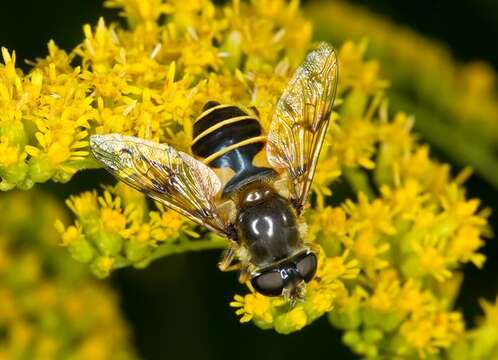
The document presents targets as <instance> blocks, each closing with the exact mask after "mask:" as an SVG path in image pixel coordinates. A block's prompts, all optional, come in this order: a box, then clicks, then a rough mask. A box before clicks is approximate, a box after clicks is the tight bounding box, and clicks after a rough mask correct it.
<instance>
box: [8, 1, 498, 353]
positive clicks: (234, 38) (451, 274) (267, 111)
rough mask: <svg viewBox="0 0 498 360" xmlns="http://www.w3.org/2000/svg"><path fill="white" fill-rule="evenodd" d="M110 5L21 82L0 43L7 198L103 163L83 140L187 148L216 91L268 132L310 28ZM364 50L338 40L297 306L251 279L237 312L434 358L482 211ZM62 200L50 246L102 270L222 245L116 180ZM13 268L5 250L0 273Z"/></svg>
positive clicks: (446, 334) (448, 331) (209, 8)
mask: <svg viewBox="0 0 498 360" xmlns="http://www.w3.org/2000/svg"><path fill="white" fill-rule="evenodd" d="M106 4H107V5H108V6H111V7H116V8H120V9H121V15H122V16H124V17H125V18H126V20H127V22H128V26H127V27H122V26H120V25H117V24H109V23H106V22H105V21H104V20H103V19H100V20H99V21H98V23H97V24H96V26H90V25H85V26H84V28H83V37H84V38H83V40H82V42H81V43H80V44H79V45H78V46H77V47H76V48H75V49H74V50H73V51H71V52H69V53H66V52H64V51H62V50H60V49H59V48H57V46H56V45H55V44H54V43H53V42H51V43H49V55H48V56H47V58H45V59H41V60H38V61H37V62H36V64H35V65H34V67H33V69H32V70H31V71H30V72H29V73H28V74H22V73H21V72H20V71H19V70H17V69H16V68H15V57H14V55H13V53H11V52H9V51H7V50H3V58H4V64H3V65H0V109H2V111H0V130H1V131H0V149H3V151H4V152H5V154H6V156H5V157H4V158H3V159H1V160H0V176H1V178H2V181H1V182H0V186H1V188H2V189H3V190H6V189H11V188H14V187H18V188H22V189H25V188H29V187H31V186H32V185H33V184H34V183H35V182H44V181H47V180H49V179H53V180H56V181H67V180H69V178H70V177H71V176H72V175H73V174H74V173H75V172H76V171H78V170H84V169H90V168H92V167H95V166H96V164H95V162H94V161H93V160H91V159H90V158H89V157H88V154H87V139H88V136H89V134H95V133H110V132H118V133H121V134H127V135H136V136H140V137H143V138H147V139H154V140H156V141H160V142H168V143H170V144H172V145H173V146H175V147H176V148H178V149H180V150H183V151H188V148H189V144H190V141H191V140H192V121H193V119H194V118H195V116H196V115H197V114H198V113H199V112H200V110H201V106H202V105H203V104H204V103H205V102H206V101H208V100H212V99H216V100H218V101H221V102H225V103H240V104H243V105H245V106H255V107H256V108H257V109H258V111H259V114H260V119H261V122H262V125H263V127H264V128H266V129H267V128H268V124H269V122H270V121H271V116H272V112H273V108H274V106H275V104H276V101H277V99H278V97H279V96H280V94H281V92H282V89H283V88H284V87H285V85H286V84H287V81H288V80H289V77H290V75H291V74H292V72H293V70H294V69H295V68H296V66H297V65H298V64H299V63H300V62H301V61H302V58H303V56H304V54H305V53H306V52H307V50H308V48H309V47H310V45H311V33H312V28H311V23H310V22H309V21H307V20H306V19H305V18H304V17H303V16H302V14H301V12H300V9H299V6H298V5H299V3H298V1H294V0H292V1H284V0H276V1H274V0H271V1H270V0H252V1H247V2H245V1H238V0H234V1H232V2H230V3H228V4H226V5H224V6H218V5H214V4H213V3H212V2H211V1H209V0H199V1H191V2H185V1H173V0H171V1H159V0H144V1H138V0H109V1H107V2H106ZM165 15H167V16H166V17H165ZM332 16H335V15H334V13H333V12H332ZM164 17H165V18H166V21H163V20H162V19H163V18H164ZM337 45H338V44H337ZM366 50H367V47H366V43H365V42H361V43H356V42H353V41H347V42H345V43H344V44H343V45H341V46H338V56H339V63H340V69H341V70H340V71H341V77H340V82H339V88H338V97H339V98H338V100H337V102H336V104H337V106H336V108H335V109H334V110H335V111H336V112H335V113H334V114H333V115H332V121H331V125H330V129H329V132H328V133H327V135H326V142H325V145H324V147H323V151H322V153H321V157H320V160H319V163H318V168H317V169H318V170H317V174H316V176H315V179H314V184H313V190H314V192H315V194H316V196H313V200H312V201H311V206H310V208H309V209H307V210H306V213H305V217H306V220H307V223H308V230H307V233H306V237H305V241H306V242H307V243H310V246H312V247H314V248H316V249H317V250H318V251H319V259H318V271H317V274H316V277H315V278H314V279H313V280H312V281H311V282H310V283H309V285H308V287H307V292H306V294H305V298H304V301H303V302H298V303H297V304H295V305H294V306H291V304H289V303H287V302H286V301H284V300H283V299H281V298H268V297H264V296H263V295H261V294H258V293H255V292H254V291H253V289H251V288H250V285H249V289H248V293H247V294H245V295H239V294H238V295H235V297H234V300H233V301H232V302H231V303H230V305H231V306H232V307H234V308H236V310H235V313H236V314H237V315H238V316H240V321H241V322H249V321H252V322H254V324H256V325H257V326H259V327H261V328H263V329H270V328H273V329H275V330H276V331H277V332H280V333H285V334H287V333H291V332H294V331H298V330H300V329H302V328H303V327H305V326H307V325H309V324H311V323H312V322H313V321H314V320H316V319H317V318H318V317H320V316H322V315H324V314H328V318H329V320H330V322H331V324H332V325H334V326H337V327H339V328H341V329H343V330H344V331H345V334H344V342H345V343H346V344H347V345H348V346H349V347H351V349H352V350H353V351H354V352H356V353H358V354H360V355H362V356H365V357H369V358H379V359H380V358H393V357H398V358H412V359H417V358H423V357H432V358H434V359H438V358H443V357H444V356H445V355H446V354H450V350H451V349H452V348H454V347H456V346H457V344H458V342H459V340H460V339H462V338H465V337H466V336H467V333H464V323H463V320H462V316H461V314H460V313H459V312H456V311H453V310H452V309H451V308H450V304H452V303H453V301H454V299H455V296H456V293H457V288H458V285H459V283H460V279H461V271H460V269H461V267H462V266H463V265H464V264H466V263H468V262H472V263H473V264H475V265H477V266H481V265H482V264H483V262H484V260H485V258H484V255H482V254H480V253H479V249H480V247H481V246H482V245H483V236H484V235H485V234H486V233H487V220H486V216H487V214H486V212H485V211H480V210H479V201H478V200H476V199H470V200H469V199H467V198H466V196H465V191H464V188H463V185H462V182H463V179H464V178H465V177H466V176H468V172H467V171H464V172H462V174H460V175H457V176H456V177H452V176H451V175H450V169H449V166H448V165H446V164H441V163H439V162H437V161H434V160H433V159H432V158H431V157H430V151H429V148H428V147H427V146H426V145H423V144H419V142H418V141H417V139H416V137H415V136H414V135H413V134H412V133H411V129H412V127H413V124H414V121H415V119H414V118H413V117H411V116H408V115H407V114H405V113H402V112H398V113H394V114H392V113H390V111H389V108H388V105H387V104H388V99H387V98H386V96H385V94H384V92H385V89H386V87H387V86H388V81H386V80H384V79H383V78H381V77H380V74H381V71H380V69H381V63H380V62H379V61H377V60H371V59H365V54H366ZM74 60H76V61H74ZM74 63H79V64H81V65H79V66H73V64H74ZM481 86H482V85H479V84H477V85H476V87H477V88H480V87H481ZM28 125H29V126H28ZM341 186H342V187H345V188H347V190H346V191H341V190H340V187H341ZM338 195H340V196H338ZM66 203H67V205H68V207H69V208H70V209H71V211H72V212H73V214H74V216H75V218H76V219H75V221H74V223H73V224H66V223H65V222H64V221H59V222H57V223H56V229H57V230H58V231H59V232H60V234H61V241H60V244H61V245H62V246H64V247H67V248H68V250H69V252H70V253H71V255H72V256H73V257H74V258H75V259H76V260H78V261H79V262H82V263H85V264H88V267H89V268H90V269H91V270H92V271H93V272H94V273H95V274H96V275H98V276H100V277H105V276H107V275H108V274H109V273H110V272H111V271H113V270H115V269H118V268H121V267H124V266H129V265H132V266H135V267H144V266H146V265H147V264H149V263H150V262H151V261H153V260H155V259H157V258H159V257H162V256H166V255H169V254H172V253H176V252H184V251H190V250H192V251H195V250H203V249H211V248H219V249H221V248H224V247H226V246H227V244H226V241H225V240H224V239H221V238H219V237H217V236H215V235H213V234H210V233H207V232H206V230H205V229H202V228H200V227H198V226H196V225H195V224H193V223H192V222H190V221H189V220H187V219H186V218H184V217H182V216H180V215H178V214H176V213H174V212H173V211H171V210H168V209H166V208H164V207H163V206H162V205H160V204H154V205H152V206H151V204H149V203H148V202H147V201H146V199H145V197H144V195H143V194H140V193H137V192H136V191H134V190H131V189H130V188H128V187H126V186H124V185H123V184H118V185H116V186H105V187H103V188H102V189H99V190H91V191H87V192H84V193H82V194H79V195H74V196H71V197H70V198H69V199H68V200H67V201H66ZM0 254H1V253H0ZM9 265H10V262H9V259H8V257H3V258H2V257H1V256H0V269H1V268H2V267H8V266H9ZM24 265H25V269H29V270H30V271H29V273H28V274H27V275H25V276H26V277H28V278H29V277H30V276H31V277H35V276H37V273H39V272H40V271H41V270H40V269H39V268H38V267H37V266H36V261H33V260H31V258H29V257H27V258H26V259H25V261H24ZM41 294H42V295H43V296H41V297H42V298H43V299H44V301H47V302H49V301H50V299H51V297H50V296H48V295H46V294H44V293H43V292H41ZM0 304H3V305H4V306H5V307H6V308H9V309H10V308H12V307H13V306H12V301H11V299H5V300H2V299H1V297H0ZM77 308H78V304H74V305H73V306H72V307H71V309H72V311H74V309H77ZM71 309H70V310H71ZM16 334H17V335H16V336H17V337H16V341H18V342H20V343H23V342H26V339H27V338H29V337H30V336H31V334H30V333H29V330H26V328H25V327H24V326H23V324H22V323H20V324H19V328H18V329H17V330H16ZM496 339H497V340H496V341H495V342H494V344H497V343H498V337H497V338H496ZM100 344H101V342H100V341H98V339H97V338H92V339H91V340H89V341H88V342H87V343H86V345H85V347H83V348H84V349H85V351H88V352H89V353H91V354H99V349H101V348H100ZM49 345H50V344H49ZM49 345H47V348H49V347H50V346H49Z"/></svg>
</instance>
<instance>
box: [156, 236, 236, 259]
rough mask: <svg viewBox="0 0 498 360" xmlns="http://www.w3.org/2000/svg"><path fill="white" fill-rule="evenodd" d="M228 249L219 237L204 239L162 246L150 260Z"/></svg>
mask: <svg viewBox="0 0 498 360" xmlns="http://www.w3.org/2000/svg"><path fill="white" fill-rule="evenodd" d="M226 247H227V241H226V240H225V239H223V238H221V237H218V236H211V237H209V238H208V239H206V240H204V239H202V240H191V241H183V242H179V243H171V244H169V243H167V244H163V245H160V246H159V247H158V248H157V250H156V251H155V252H154V253H153V254H152V255H151V257H150V260H151V261H154V260H156V259H159V258H162V257H164V256H168V255H171V254H181V253H184V252H187V251H202V250H211V249H225V248H226Z"/></svg>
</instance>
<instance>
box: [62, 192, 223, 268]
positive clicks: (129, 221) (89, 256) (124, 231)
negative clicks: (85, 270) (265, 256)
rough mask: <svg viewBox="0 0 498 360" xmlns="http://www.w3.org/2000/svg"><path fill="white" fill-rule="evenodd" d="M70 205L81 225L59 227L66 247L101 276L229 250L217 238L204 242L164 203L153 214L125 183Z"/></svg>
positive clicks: (72, 199)
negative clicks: (190, 253)
mask: <svg viewBox="0 0 498 360" xmlns="http://www.w3.org/2000/svg"><path fill="white" fill-rule="evenodd" d="M67 205H68V206H69V208H70V209H71V211H72V212H73V213H74V215H75V216H76V222H75V224H74V225H70V226H68V227H65V226H64V224H63V222H61V221H58V222H57V223H56V228H57V230H59V232H60V233H61V238H62V240H61V244H62V246H65V247H67V248H68V250H69V252H70V253H71V255H72V256H73V258H75V259H76V260H78V261H79V262H82V263H87V264H89V265H90V268H91V269H92V271H93V272H94V273H95V274H96V275H97V276H99V277H105V276H107V275H109V273H110V271H111V270H112V269H115V268H120V267H123V266H128V265H134V266H136V267H144V266H146V265H147V264H148V263H149V262H150V261H152V260H153V259H155V258H157V257H160V256H165V255H168V254H172V253H178V252H183V251H187V250H203V249H209V248H224V247H225V246H226V242H225V241H224V240H223V239H220V238H219V237H215V236H213V235H212V234H207V235H206V234H203V235H205V238H204V239H199V237H200V236H201V234H199V233H198V231H202V230H200V229H198V228H195V227H194V224H193V223H192V222H190V221H188V220H187V219H186V218H185V217H183V216H182V215H180V214H178V213H176V212H174V211H172V210H168V209H165V208H164V207H163V206H162V205H160V204H157V208H156V210H150V211H149V207H148V204H147V202H146V199H145V197H144V196H143V195H142V194H141V193H139V192H137V191H135V190H132V189H131V188H130V187H128V186H126V185H124V184H118V185H116V186H114V187H105V188H104V191H103V194H102V195H101V196H100V195H98V194H97V192H96V191H89V192H85V193H82V194H80V195H77V196H71V197H70V198H69V199H68V200H67Z"/></svg>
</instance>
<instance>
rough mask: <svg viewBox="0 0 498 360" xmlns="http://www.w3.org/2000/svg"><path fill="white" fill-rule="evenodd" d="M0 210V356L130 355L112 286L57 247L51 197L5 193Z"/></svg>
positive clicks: (56, 209) (56, 212) (54, 206)
mask: <svg viewBox="0 0 498 360" xmlns="http://www.w3.org/2000/svg"><path fill="white" fill-rule="evenodd" d="M0 211H1V213H2V214H3V215H2V218H1V219H0V308H1V309H2V310H1V314H0V333H1V334H2V336H1V337H0V359H5V360H7V359H82V360H83V359H97V360H98V359H102V360H104V359H109V358H113V359H118V358H119V359H135V358H137V357H136V356H135V354H134V352H133V350H132V349H131V348H130V346H129V331H128V329H127V327H126V325H125V324H124V321H123V319H122V318H121V314H120V313H119V307H118V304H117V299H116V296H115V294H114V293H113V292H112V290H111V289H110V288H109V287H107V286H106V285H105V284H103V283H99V282H97V281H96V280H95V279H92V277H91V276H90V275H89V274H88V272H87V271H86V270H85V269H84V268H83V267H81V266H80V265H78V264H77V263H75V262H74V261H73V260H71V259H70V258H68V257H65V256H64V254H63V253H62V252H61V250H60V249H57V247H56V244H57V241H58V234H57V232H56V231H55V229H54V228H53V223H54V221H55V218H56V216H59V217H61V216H64V215H65V213H64V212H63V211H62V209H61V208H60V207H59V205H58V203H57V202H55V200H54V199H53V198H52V197H50V196H48V195H44V194H43V193H40V192H36V193H33V192H28V193H10V194H3V195H2V196H1V197H0ZM32 219H36V221H33V220H32Z"/></svg>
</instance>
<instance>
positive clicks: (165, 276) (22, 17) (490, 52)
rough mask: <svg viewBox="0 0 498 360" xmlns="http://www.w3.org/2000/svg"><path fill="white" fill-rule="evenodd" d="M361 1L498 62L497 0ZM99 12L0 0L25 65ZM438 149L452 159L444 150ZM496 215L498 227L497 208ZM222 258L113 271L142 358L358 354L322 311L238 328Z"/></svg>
mask: <svg viewBox="0 0 498 360" xmlns="http://www.w3.org/2000/svg"><path fill="white" fill-rule="evenodd" d="M355 2H356V3H360V4H363V5H365V6H368V7H369V8H370V9H371V10H373V11H374V12H376V13H379V14H383V15H384V16H387V17H389V18H391V19H392V20H394V21H396V22H398V23H403V24H404V25H407V26H411V27H412V28H413V29H415V30H417V31H418V32H420V33H421V34H424V35H426V36H429V37H433V38H436V39H439V40H440V41H442V42H445V43H446V44H447V45H448V47H449V48H450V49H451V51H452V52H453V54H454V55H455V57H457V58H458V59H460V60H462V61H467V60H473V59H478V58H480V59H484V60H487V61H488V62H489V63H491V64H492V65H493V66H494V68H495V69H498V46H497V39H498V2H496V1H494V0H477V1H471V0H465V1H449V0H439V1H431V0H418V1H407V2H400V1H396V0H375V1H366V0H356V1H355ZM99 16H104V17H105V18H106V20H109V21H111V20H112V21H117V20H118V17H117V14H116V12H115V11H112V10H108V9H103V8H102V3H101V1H100V0H79V1H76V0H72V1H67V0H45V1H39V0H38V1H36V0H24V1H6V0H3V1H0V46H5V47H7V48H8V49H9V50H12V49H15V50H16V52H17V58H18V59H19V60H18V65H19V66H21V67H23V68H25V69H26V68H27V67H26V65H25V64H24V63H23V61H22V60H20V59H34V58H36V57H43V56H45V55H46V43H47V42H48V40H50V39H56V41H57V44H59V46H61V47H62V48H65V49H70V48H72V47H73V46H75V45H76V44H77V43H78V42H79V41H80V39H81V37H82V31H81V27H82V25H83V24H84V23H91V24H94V23H96V21H97V19H98V17H99ZM331 16H333V14H331ZM366 32H368V29H366ZM497 121H498V119H497ZM433 154H434V155H435V156H436V157H439V158H441V160H447V159H445V158H444V156H442V155H441V154H438V153H437V151H436V152H435V153H434V152H433ZM457 170H458V169H455V171H457ZM497 171H498V169H497ZM94 174H95V176H94V177H93V183H88V173H85V174H84V175H81V174H80V175H77V176H76V177H75V179H74V180H73V181H72V182H71V183H70V184H69V185H66V186H58V185H53V184H47V185H46V187H47V188H48V189H49V190H51V191H54V192H56V193H57V195H58V196H60V197H61V199H63V198H65V197H66V196H67V195H69V194H71V193H75V192H79V191H81V190H82V189H86V188H92V187H94V186H95V185H96V184H98V183H100V182H101V181H102V178H101V177H102V176H106V175H105V174H104V173H103V172H99V171H96V172H95V173H94ZM107 179H108V180H109V182H110V181H111V180H110V179H109V178H107ZM467 188H468V195H469V196H471V197H478V198H481V199H482V200H483V203H484V205H486V206H491V207H492V208H494V209H498V196H497V193H496V191H494V189H493V188H492V187H490V186H489V185H488V184H486V183H485V182H484V181H482V180H481V179H479V178H478V177H476V176H474V177H472V178H471V179H470V180H469V182H468V183H467ZM491 222H492V224H493V227H494V228H496V225H497V215H496V211H495V214H493V217H492V219H491ZM484 252H485V253H486V255H487V256H488V259H489V260H488V262H487V263H486V265H485V268H484V269H483V270H482V271H478V270H477V269H475V268H474V267H471V266H469V267H467V268H466V269H465V281H464V284H463V288H462V292H461V295H460V297H459V299H458V303H457V307H458V308H459V309H461V310H463V311H464V314H465V317H466V320H467V321H468V323H469V324H472V322H473V319H474V317H475V316H476V315H477V314H479V308H478V305H477V299H478V298H479V297H486V298H488V299H494V297H495V295H496V293H497V291H498V282H497V280H496V274H498V256H497V254H498V244H497V242H496V241H489V242H488V243H487V245H486V247H485V249H484ZM218 256H219V253H218V252H217V251H210V252H203V253H190V254H184V255H178V256H172V257H168V258H166V259H162V260H160V261H157V262H155V263H153V264H152V265H151V266H149V268H147V269H146V270H141V271H137V270H133V269H125V270H122V271H119V272H116V273H115V274H114V275H113V276H112V283H113V285H114V286H115V288H116V289H117V290H118V291H119V293H120V294H121V298H122V307H123V311H124V313H125V315H126V317H127V318H128V320H129V323H130V324H131V327H132V328H133V331H134V338H135V343H136V347H137V349H138V351H139V353H140V354H141V355H142V356H143V358H144V359H179V358H182V359H191V358H197V359H225V358H228V357H232V358H235V359H274V360H276V359H288V358H304V357H309V358H310V357H317V356H320V355H328V357H331V355H332V356H333V357H334V358H335V359H354V358H355V357H354V356H353V355H351V354H350V353H349V352H348V350H347V349H346V348H345V347H344V346H343V345H342V344H341V340H340V336H341V335H340V333H339V332H337V331H335V330H334V329H333V328H332V327H331V326H330V325H329V324H328V323H327V320H326V319H325V318H322V319H320V320H319V321H317V322H315V323H314V324H313V325H311V326H309V327H307V328H305V329H304V330H302V331H300V332H298V333H297V334H293V335H289V336H282V335H278V334H276V333H274V332H273V331H262V330H260V329H258V328H256V327H255V326H254V325H252V324H246V325H242V326H241V325H239V323H238V321H237V319H236V317H235V315H234V313H233V311H232V310H231V309H230V308H229V307H228V302H229V300H230V298H231V296H232V295H233V294H234V293H236V292H239V293H240V292H243V291H244V290H243V289H242V288H241V287H240V286H239V285H238V283H237V281H236V274H223V273H221V272H219V271H218V270H217V268H216V266H215V264H216V262H217V260H218Z"/></svg>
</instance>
